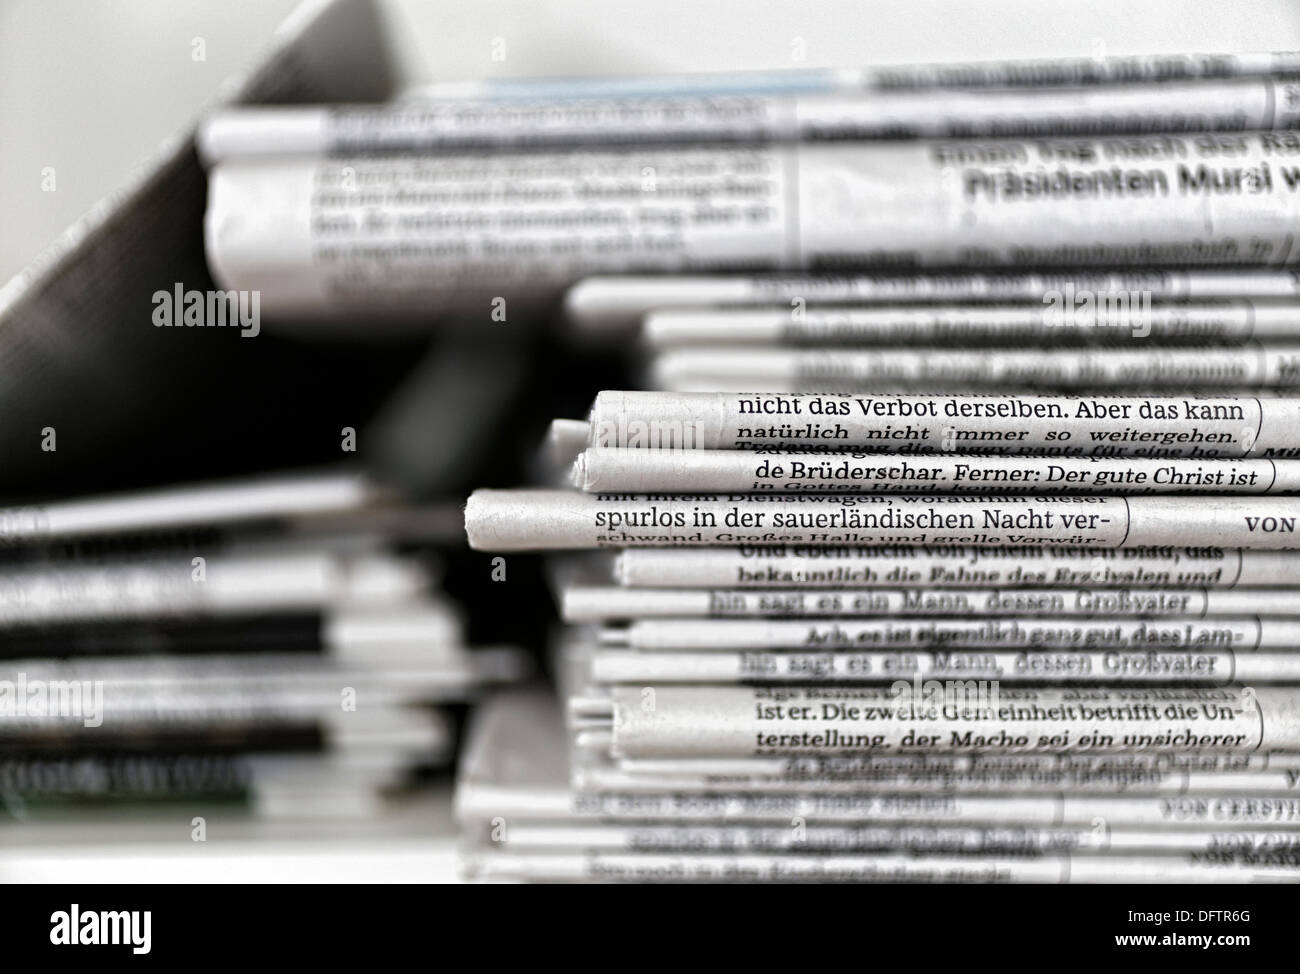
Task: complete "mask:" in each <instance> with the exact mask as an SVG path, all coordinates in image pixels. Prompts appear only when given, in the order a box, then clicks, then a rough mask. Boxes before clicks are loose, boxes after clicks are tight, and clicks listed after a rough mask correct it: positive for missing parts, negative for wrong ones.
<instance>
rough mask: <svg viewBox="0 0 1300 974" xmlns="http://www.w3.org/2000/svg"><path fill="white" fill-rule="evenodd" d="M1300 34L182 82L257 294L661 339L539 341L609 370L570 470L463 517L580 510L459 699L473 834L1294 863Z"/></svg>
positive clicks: (340, 313)
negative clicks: (499, 690)
mask: <svg viewBox="0 0 1300 974" xmlns="http://www.w3.org/2000/svg"><path fill="white" fill-rule="evenodd" d="M1298 69H1300V58H1297V57H1296V56H1295V55H1252V56H1224V55H1188V56H1183V57H1166V56H1162V57H1151V58H1121V59H1113V60H1105V59H1102V60H1090V59H1089V60H1079V61H1068V60H1067V61H1057V62H1052V63H1050V64H1048V63H1024V64H985V65H951V66H922V67H915V68H898V69H889V70H878V71H874V70H873V71H845V72H823V71H812V72H793V73H786V74H762V75H747V76H724V77H714V78H701V77H693V78H680V79H636V78H631V79H621V80H619V81H616V82H594V83H580V82H575V83H572V84H569V83H560V84H544V83H536V84H528V83H515V84H511V83H485V84H482V85H478V86H453V87H447V86H434V87H432V88H429V89H425V90H421V91H417V92H413V93H411V94H410V95H409V97H407V98H406V99H404V100H402V101H400V102H397V103H394V104H388V105H381V106H335V107H332V108H243V109H238V110H232V111H227V112H223V113H221V114H219V115H218V116H216V117H214V118H213V119H211V120H210V121H209V123H208V124H207V126H206V127H205V129H204V131H203V133H202V139H201V149H202V152H203V155H204V157H205V159H206V160H207V161H208V163H209V164H210V165H211V167H212V175H211V186H210V196H209V208H208V212H207V220H206V232H207V251H208V255H209V260H210V263H211V265H212V268H213V272H214V275H215V276H216V277H217V279H218V281H219V283H221V284H222V285H223V286H226V287H229V288H232V289H240V290H251V291H256V292H258V293H260V295H261V299H262V302H263V305H262V306H263V310H264V312H265V313H266V314H267V315H268V316H269V317H273V318H275V319H276V321H277V324H278V326H279V327H281V328H285V327H291V326H292V324H293V322H294V321H295V320H296V321H300V322H304V323H307V324H308V325H309V326H310V327H311V328H313V329H319V328H320V327H321V326H322V323H323V322H325V321H327V320H329V319H334V320H335V321H337V322H339V323H340V325H339V327H342V328H344V329H345V330H346V329H348V328H355V327H356V325H357V323H358V322H362V321H363V322H365V325H366V328H367V329H371V328H374V327H377V326H378V325H380V324H382V325H383V327H384V328H385V330H387V329H389V328H396V329H397V330H399V331H400V330H403V329H413V328H421V327H426V326H427V324H428V322H429V319H430V318H431V317H437V318H440V319H444V320H446V321H452V320H456V319H467V320H473V321H476V322H478V323H482V322H484V321H489V322H492V323H493V324H494V325H495V324H497V323H509V325H511V326H513V325H514V324H515V323H516V322H519V321H523V320H529V319H532V320H537V319H546V318H547V316H548V315H556V314H559V313H563V315H564V317H565V319H566V321H567V326H568V327H567V334H568V336H569V337H570V339H573V340H574V347H575V348H576V349H579V350H580V351H584V352H585V350H590V349H595V348H599V347H600V346H601V344H602V342H604V343H605V344H606V345H612V346H615V347H617V346H618V345H619V344H622V345H623V346H624V347H626V348H633V349H635V350H637V352H638V353H641V352H644V353H645V356H644V358H641V359H639V360H638V363H637V364H638V365H639V366H641V367H642V374H643V375H644V381H643V382H642V383H640V384H641V385H642V386H643V387H644V389H643V390H640V391H636V390H634V391H610V390H611V389H618V388H619V386H613V385H605V386H604V390H605V391H601V387H599V386H596V385H594V384H592V383H593V373H591V372H587V371H584V370H583V369H582V368H581V367H577V368H575V371H574V373H573V374H572V375H566V376H562V377H561V378H560V381H558V382H554V381H553V382H552V385H553V386H555V387H561V386H562V387H565V390H566V391H567V389H568V388H569V387H572V386H575V385H580V384H582V383H584V382H586V383H589V384H591V385H590V388H589V392H590V394H591V395H592V396H594V405H593V407H592V410H591V414H590V416H589V417H588V419H586V420H584V421H580V422H579V421H569V420H559V421H557V422H556V423H555V424H554V426H553V427H552V429H551V432H550V434H549V437H548V440H547V443H546V444H545V445H546V449H547V451H549V453H550V454H551V456H552V459H558V460H559V461H560V463H559V466H560V467H561V468H563V469H564V471H565V476H564V478H563V479H564V480H565V481H566V482H565V483H564V484H563V485H561V486H555V485H554V484H552V485H550V486H546V487H537V488H528V489H521V490H484V491H479V492H476V493H475V494H474V495H473V496H472V497H471V498H470V500H469V503H468V506H467V509H466V512H465V520H466V529H467V532H468V535H469V539H470V543H471V545H472V546H473V547H474V548H476V549H479V550H481V551H484V552H490V553H493V554H499V553H504V554H507V555H509V554H510V553H515V552H559V551H570V552H575V551H577V552H580V551H584V550H588V549H606V551H604V552H602V553H600V555H602V556H603V557H596V558H595V559H594V560H593V559H591V558H585V557H579V558H577V559H576V560H567V559H566V560H564V561H563V562H557V563H556V566H555V570H554V575H555V578H556V580H557V587H558V589H559V595H560V603H561V607H562V616H563V619H564V622H565V623H566V624H567V628H566V629H565V630H564V631H563V634H562V635H561V636H560V638H559V639H558V641H557V650H558V653H557V666H556V674H557V677H558V682H559V698H560V699H559V701H558V703H557V701H556V700H555V699H553V698H552V697H551V696H549V695H547V694H544V693H542V694H540V695H539V694H538V693H532V692H527V691H519V692H511V693H510V694H508V695H504V696H501V697H499V698H497V699H496V700H495V701H493V702H492V703H491V704H490V705H489V706H487V707H485V708H482V709H481V710H480V711H479V712H478V713H477V715H476V719H475V733H474V734H473V735H472V740H471V741H470V746H469V750H468V752H467V753H466V755H465V761H464V765H463V767H462V778H461V786H460V790H459V808H458V814H459V816H460V818H461V821H462V823H463V824H464V826H465V828H466V830H467V835H468V837H469V839H470V842H471V844H472V850H471V858H470V862H471V864H472V866H473V869H474V871H475V873H476V874H477V875H480V876H482V877H485V878H510V879H520V878H524V879H574V880H581V879H667V880H691V879H696V880H701V879H703V880H722V879H735V880H792V881H806V880H821V879H834V880H938V881H959V880H960V881H995V880H1023V881H1097V880H1103V881H1115V880H1137V881H1144V882H1150V881H1155V880H1166V881H1187V882H1191V881H1209V882H1228V881H1251V880H1297V879H1300V799H1297V798H1296V797H1294V795H1295V787H1296V782H1297V780H1298V779H1297V775H1300V656H1297V655H1296V654H1295V652H1294V647H1295V645H1296V637H1297V635H1300V610H1296V609H1295V608H1294V607H1293V605H1292V601H1293V600H1291V599H1290V598H1288V596H1289V595H1290V594H1292V593H1293V592H1294V591H1295V590H1296V587H1297V583H1298V582H1300V560H1298V559H1297V556H1296V555H1295V554H1293V553H1292V549H1297V548H1300V544H1298V543H1297V541H1296V539H1297V534H1296V527H1297V524H1300V500H1297V499H1296V497H1295V494H1296V492H1297V488H1298V485H1300V470H1298V469H1297V466H1296V465H1297V464H1298V463H1300V459H1297V458H1300V400H1297V399H1294V398H1291V397H1290V396H1289V392H1288V391H1289V389H1291V388H1292V387H1294V386H1295V385H1296V384H1297V382H1298V381H1300V302H1298V301H1297V298H1298V297H1300V282H1298V279H1297V276H1296V273H1295V268H1296V267H1297V266H1300V248H1297V247H1296V246H1295V243H1296V241H1295V233H1296V228H1297V226H1300V138H1298V137H1297V136H1296V134H1295V129H1296V128H1297V126H1298V125H1300V114H1297V113H1298V112H1300V83H1297V81H1296V80H1295V78H1296V76H1297V70H1298ZM590 275H635V276H618V277H596V278H590ZM741 275H744V276H741ZM575 285H576V286H575ZM570 288H571V289H570ZM566 289H570V290H567V299H565V298H564V295H565V293H566ZM562 301H563V304H561V302H562ZM506 333H507V332H506V331H498V332H496V333H495V334H497V335H501V334H506ZM508 334H509V335H510V336H511V337H512V338H518V339H519V340H521V341H522V338H521V337H520V336H522V335H524V334H526V333H525V332H524V331H523V330H522V329H519V330H516V329H513V328H510V329H508ZM505 341H506V340H504V339H499V342H500V343H502V344H504V343H505ZM623 388H626V386H624V387H623ZM562 398H563V396H562V395H561V394H560V393H559V392H557V390H556V389H555V388H553V389H551V391H550V394H549V396H544V397H543V398H542V399H541V400H539V402H538V403H532V404H530V409H528V410H527V412H529V413H531V412H535V411H536V407H537V406H538V405H539V404H540V403H541V402H552V401H558V400H560V399H562ZM531 419H532V416H531V415H521V416H520V419H519V423H518V425H519V426H520V427H524V426H526V425H527V424H528V423H529V421H530V420H531ZM569 468H571V482H568V481H569V480H570V469H569ZM502 565H504V562H502ZM502 570H504V568H502Z"/></svg>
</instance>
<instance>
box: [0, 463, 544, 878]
mask: <svg viewBox="0 0 1300 974" xmlns="http://www.w3.org/2000/svg"><path fill="white" fill-rule="evenodd" d="M449 513H451V512H450V511H449V510H448V509H446V508H443V509H439V508H436V507H425V508H411V507H406V506H402V505H399V504H398V503H397V502H396V501H395V499H394V498H392V497H391V496H388V495H387V494H386V493H385V492H384V491H381V490H379V489H377V488H375V487H374V486H372V485H370V484H369V483H368V482H367V480H366V479H365V478H364V477H361V476H359V475H358V474H356V473H354V472H350V471H347V470H343V471H337V470H336V471H326V472H307V473H301V474H286V475H280V476H273V477H272V476H267V477H259V478H254V479H248V480H242V481H232V482H226V483H212V484H202V485H193V486H184V487H175V488H167V489H159V490H153V491H145V492H138V493H134V494H121V495H113V496H103V497H90V498H85V499H77V500H66V501H59V502H53V503H48V504H42V505H35V506H28V507H20V508H9V509H5V510H3V511H2V512H0V521H2V522H3V525H4V530H3V534H4V541H5V547H4V550H3V552H0V593H2V595H0V657H3V660H2V662H0V801H2V802H3V809H4V813H5V817H6V818H7V819H9V822H8V826H7V828H6V832H5V834H6V836H7V837H8V838H9V839H10V842H8V843H6V846H8V848H7V849H6V850H5V852H4V853H3V854H0V870H3V871H4V872H5V873H6V874H11V872H13V871H16V872H17V873H18V874H21V875H26V874H27V873H26V872H25V871H24V869H25V867H24V866H23V865H18V866H15V865H14V863H13V862H11V860H12V859H13V858H14V856H15V855H17V856H19V857H24V856H28V855H29V854H30V853H31V852H32V850H33V849H35V848H39V847H53V846H58V847H59V848H60V849H61V850H62V852H61V853H60V854H61V855H66V854H67V853H68V852H69V848H70V846H77V845H81V846H85V847H91V846H93V847H95V848H99V849H101V850H102V849H105V848H109V849H111V848H115V847H116V846H118V845H119V844H120V843H122V842H124V841H128V840H129V841H130V842H132V843H134V844H135V847H136V848H138V847H139V845H140V844H141V843H143V844H145V845H149V844H156V843H159V842H163V843H164V844H165V843H167V842H168V841H170V842H171V843H172V844H181V845H184V844H189V843H197V842H204V841H207V839H208V838H209V835H208V830H209V829H212V830H213V831H212V835H211V838H214V839H215V838H218V837H220V838H221V839H223V840H229V839H230V838H231V837H232V835H233V834H234V833H236V832H239V831H240V830H242V831H243V833H244V834H246V835H248V836H250V837H253V838H261V839H266V838H279V839H285V838H288V837H292V836H294V835H296V834H299V833H300V832H301V830H302V829H303V826H304V824H308V823H316V824H317V825H318V826H319V827H321V828H329V829H332V830H333V831H332V832H330V833H329V834H331V835H333V836H334V837H335V839H337V838H338V836H339V835H341V834H344V833H345V832H346V830H347V829H348V828H351V829H352V830H353V831H354V832H355V831H359V830H361V829H363V828H364V829H365V831H366V832H367V833H368V834H369V835H371V836H372V837H374V836H382V835H383V834H384V823H385V822H390V821H391V822H396V823H399V824H400V822H401V810H402V809H403V808H405V807H407V806H408V805H410V804H411V803H413V802H414V803H419V802H421V801H422V800H423V798H422V796H423V795H425V794H426V793H428V788H427V786H428V785H429V784H430V783H431V782H432V781H433V780H434V779H435V776H436V773H437V772H438V771H439V769H444V768H446V767H447V765H448V764H449V763H450V761H451V759H452V757H453V755H454V749H455V744H456V735H455V732H456V724H457V721H458V717H457V715H456V714H455V713H454V712H452V711H449V710H448V709H447V708H448V706H449V705H453V706H454V705H459V704H461V703H463V702H464V701H466V700H468V699H471V698H472V697H474V696H475V695H477V694H479V693H481V692H482V691H483V689H484V688H485V687H488V686H491V685H493V684H497V683H500V682H503V681H507V680H512V679H517V678H518V677H519V676H520V675H522V673H523V672H524V661H523V660H522V659H520V657H519V656H518V655H517V653H516V652H515V651H513V650H505V649H476V650H469V649H468V648H467V647H466V645H465V641H464V634H463V632H462V620H461V618H460V612H459V610H458V609H457V607H456V605H455V603H453V602H452V601H451V600H449V599H447V598H445V597H443V596H441V595H439V594H438V593H437V588H438V587H439V578H438V564H437V561H438V559H437V556H436V554H431V552H433V550H434V547H435V546H438V545H442V546H446V544H447V542H448V540H449V537H450V531H451V530H452V529H454V528H455V527H456V523H455V519H454V518H451V517H448V514H449ZM277 823H278V824H277ZM406 827H407V828H408V831H409V823H407V826H406ZM223 848H224V849H226V850H227V851H229V849H230V848H231V846H230V845H229V844H226V845H223Z"/></svg>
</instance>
